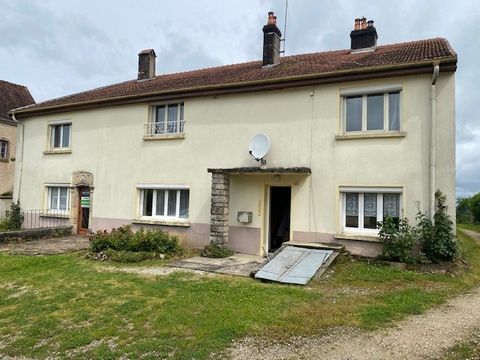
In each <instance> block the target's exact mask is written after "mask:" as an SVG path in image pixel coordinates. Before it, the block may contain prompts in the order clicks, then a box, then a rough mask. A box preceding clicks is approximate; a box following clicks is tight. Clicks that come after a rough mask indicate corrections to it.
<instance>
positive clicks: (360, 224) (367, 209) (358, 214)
mask: <svg viewBox="0 0 480 360" xmlns="http://www.w3.org/2000/svg"><path fill="white" fill-rule="evenodd" d="M341 201H342V206H341V208H342V211H341V222H342V228H343V231H344V232H345V233H361V234H366V235H377V234H378V229H377V223H378V222H380V221H383V219H384V218H385V217H387V216H390V217H391V218H393V219H394V221H396V222H397V223H398V221H399V220H400V216H401V211H402V205H401V204H402V203H401V201H402V191H401V189H398V188H395V189H392V188H385V189H382V188H376V189H368V188H364V189H360V188H351V189H346V188H344V189H341Z"/></svg>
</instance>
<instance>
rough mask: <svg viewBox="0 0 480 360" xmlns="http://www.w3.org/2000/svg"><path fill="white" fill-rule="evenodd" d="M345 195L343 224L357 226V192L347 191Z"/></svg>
mask: <svg viewBox="0 0 480 360" xmlns="http://www.w3.org/2000/svg"><path fill="white" fill-rule="evenodd" d="M345 197H346V200H345V216H346V217H345V225H346V226H347V227H358V193H347V194H345Z"/></svg>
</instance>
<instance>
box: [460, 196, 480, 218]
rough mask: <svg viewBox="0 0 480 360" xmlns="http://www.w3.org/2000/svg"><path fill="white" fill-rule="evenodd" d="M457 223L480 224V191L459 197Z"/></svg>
mask: <svg viewBox="0 0 480 360" xmlns="http://www.w3.org/2000/svg"><path fill="white" fill-rule="evenodd" d="M457 223H461V224H474V223H475V224H480V193H477V194H475V195H473V196H471V197H459V198H458V199H457Z"/></svg>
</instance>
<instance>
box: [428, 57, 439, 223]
mask: <svg viewBox="0 0 480 360" xmlns="http://www.w3.org/2000/svg"><path fill="white" fill-rule="evenodd" d="M439 74H440V66H439V65H438V62H436V63H433V74H432V86H431V88H430V218H431V219H432V221H433V219H434V214H435V191H436V184H435V174H436V171H435V170H436V159H435V148H436V134H437V124H436V121H437V120H436V115H437V114H436V111H437V94H436V82H437V79H438V75H439Z"/></svg>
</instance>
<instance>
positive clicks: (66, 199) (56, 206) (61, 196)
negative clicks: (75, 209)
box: [47, 185, 70, 213]
mask: <svg viewBox="0 0 480 360" xmlns="http://www.w3.org/2000/svg"><path fill="white" fill-rule="evenodd" d="M69 190H70V188H69V186H68V185H55V186H47V210H48V211H49V212H59V213H66V212H68V210H69V209H70V191H69Z"/></svg>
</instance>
